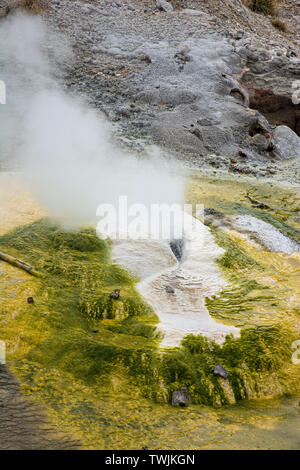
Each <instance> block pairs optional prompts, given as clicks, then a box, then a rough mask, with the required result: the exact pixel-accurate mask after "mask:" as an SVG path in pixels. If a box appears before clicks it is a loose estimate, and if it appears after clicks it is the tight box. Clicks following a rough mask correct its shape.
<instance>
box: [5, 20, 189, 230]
mask: <svg viewBox="0 0 300 470" xmlns="http://www.w3.org/2000/svg"><path fill="white" fill-rule="evenodd" d="M4 38H5V48H1V49H3V50H1V52H0V63H1V70H2V71H3V74H4V77H3V78H4V80H5V82H6V84H7V105H5V106H2V107H1V109H0V112H1V121H3V122H4V125H3V126H2V127H1V131H0V137H1V147H2V153H3V156H2V157H1V158H2V159H3V158H5V159H6V161H8V162H10V163H11V162H12V161H14V162H16V163H17V165H18V166H19V167H20V169H21V170H23V169H24V170H25V175H26V179H27V180H28V181H29V182H30V184H31V188H32V191H33V193H34V195H35V196H36V197H37V198H38V200H39V202H40V204H41V205H42V206H43V207H44V208H45V209H46V210H48V211H49V213H50V214H51V215H52V216H53V217H57V218H60V219H62V220H64V222H65V223H67V224H71V225H72V226H74V225H78V224H84V223H91V222H94V220H95V214H96V209H97V207H98V205H99V204H101V203H110V204H117V199H118V197H119V195H122V194H125V195H127V196H128V201H129V203H143V204H145V205H149V204H151V203H167V204H173V203H181V202H182V200H181V198H182V194H183V184H182V181H181V180H179V179H178V177H175V175H174V172H173V171H172V165H171V163H170V161H168V160H166V159H164V158H162V156H161V155H160V153H159V151H158V150H157V149H156V148H149V150H148V152H147V155H143V157H140V158H137V157H136V156H133V155H130V154H129V153H126V152H124V151H122V150H121V149H119V148H118V147H117V146H116V145H114V144H113V143H112V141H111V135H112V129H111V126H110V125H109V123H108V122H107V121H106V120H105V118H104V117H103V116H102V115H99V113H96V111H94V110H92V109H89V108H88V106H87V105H86V104H85V103H84V102H82V101H80V100H78V99H74V98H73V97H70V96H68V95H67V94H66V93H65V92H64V91H63V90H62V89H61V87H60V85H59V75H60V70H61V66H62V64H63V63H65V62H68V63H70V61H71V60H72V56H71V54H70V48H69V47H68V45H67V44H66V41H65V39H64V38H63V37H61V36H57V35H56V34H54V33H53V32H51V31H49V30H48V29H47V28H46V26H45V24H44V23H43V21H42V20H41V19H38V18H36V17H31V16H28V15H25V14H18V15H14V16H11V17H8V18H7V19H6V20H3V21H2V22H1V25H0V42H1V44H3V43H4V42H3V40H4ZM1 78H2V77H1ZM0 162H1V160H0Z"/></svg>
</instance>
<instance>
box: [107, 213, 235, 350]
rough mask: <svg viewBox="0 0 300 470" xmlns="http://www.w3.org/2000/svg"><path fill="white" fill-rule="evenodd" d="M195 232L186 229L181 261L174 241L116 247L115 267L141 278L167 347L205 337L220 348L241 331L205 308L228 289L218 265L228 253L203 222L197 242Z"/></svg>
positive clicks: (118, 244)
mask: <svg viewBox="0 0 300 470" xmlns="http://www.w3.org/2000/svg"><path fill="white" fill-rule="evenodd" d="M189 230H191V228H186V227H185V229H184V241H185V247H184V254H183V257H182V260H181V261H177V259H176V258H175V256H174V255H173V253H172V251H171V249H170V246H169V242H168V241H157V240H124V241H117V242H115V243H114V248H113V259H114V261H115V262H117V263H118V264H121V265H123V266H125V267H126V268H127V269H129V270H130V271H132V272H133V273H134V274H136V275H137V276H138V277H139V278H140V280H141V282H140V283H139V284H138V285H137V289H138V290H139V292H140V293H141V294H142V296H143V297H144V299H145V300H146V301H147V302H148V303H149V304H150V305H151V306H152V307H153V309H154V311H155V312H156V314H157V315H158V317H159V319H160V323H159V325H158V328H159V330H160V331H162V333H163V334H164V338H163V340H162V342H161V346H162V347H173V346H178V345H179V344H180V342H181V340H182V339H183V337H184V336H186V335H187V334H190V333H192V334H200V333H201V334H203V335H205V336H207V337H209V338H211V339H214V340H215V341H217V342H219V343H221V342H222V341H223V340H224V338H225V336H226V335H227V334H230V333H232V334H233V335H234V336H238V335H239V329H238V328H236V327H234V326H227V325H224V324H222V323H218V322H216V321H215V320H214V319H213V318H212V317H211V316H210V315H209V312H208V310H207V308H206V306H205V297H207V296H211V295H213V294H217V293H218V292H220V290H221V289H222V288H223V287H224V286H225V285H226V283H225V281H224V279H223V278H222V276H221V273H220V271H219V269H218V266H217V264H216V262H215V261H216V258H218V257H219V256H220V255H222V253H223V250H222V248H220V247H219V246H217V245H216V243H215V242H214V239H213V237H212V235H211V233H210V231H209V229H208V228H207V227H206V226H205V225H204V224H203V223H202V222H200V221H199V220H197V219H194V228H193V236H192V235H191V233H189ZM172 291H173V292H172Z"/></svg>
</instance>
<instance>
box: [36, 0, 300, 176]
mask: <svg viewBox="0 0 300 470" xmlns="http://www.w3.org/2000/svg"><path fill="white" fill-rule="evenodd" d="M28 3H29V4H31V3H33V2H28ZM244 3H246V4H247V1H246V0H245V2H244ZM244 3H242V2H241V1H240V0H227V1H221V0H207V1H203V0H191V1H186V0H182V1H181V0H174V1H172V2H166V1H164V2H163V1H155V0H130V1H129V0H122V1H121V0H118V1H111V0H103V1H101V2H98V1H88V2H86V1H75V2H73V1H72V2H70V1H69V0H49V1H47V5H46V8H45V10H44V13H43V17H44V19H45V21H47V22H48V23H49V24H51V25H52V27H53V28H54V29H55V30H56V31H57V30H59V31H62V32H63V33H65V34H66V36H67V37H68V39H69V41H70V43H71V45H72V49H73V52H74V62H73V63H72V64H71V65H70V64H68V67H66V70H65V77H64V82H63V85H64V86H65V87H66V88H67V89H69V90H70V91H74V92H75V93H76V94H78V93H80V94H83V95H84V96H85V97H86V98H87V99H88V100H89V102H90V103H91V104H92V105H93V106H95V107H97V108H99V109H100V110H102V111H104V112H105V113H106V114H107V115H108V117H109V119H110V120H111V121H113V122H115V123H116V133H117V134H119V136H120V137H121V139H123V140H125V141H126V143H127V144H128V143H129V144H130V145H131V146H133V147H135V148H138V149H142V148H143V146H144V143H145V142H146V143H149V142H150V143H153V142H154V143H156V144H158V145H159V146H161V147H163V148H165V149H166V150H167V151H171V152H172V153H173V154H176V153H177V155H178V157H179V158H181V159H183V160H184V162H185V163H187V164H188V165H190V166H193V167H198V168H199V167H203V165H206V164H209V165H212V166H214V167H216V168H229V170H231V171H234V172H240V173H246V174H249V173H250V174H259V175H261V176H263V175H273V174H275V173H277V172H278V171H279V170H281V171H282V161H285V160H286V159H291V158H296V160H295V162H294V163H293V165H294V168H295V165H296V169H297V168H298V167H299V157H300V139H299V135H300V104H298V99H297V96H298V95H297V90H298V89H299V80H300V55H299V52H300V49H299V28H298V29H297V26H298V27H299V9H300V5H299V2H297V1H288V2H284V3H283V2H276V13H275V16H266V15H264V14H262V13H257V12H253V11H251V10H250V9H249V8H247V7H246V6H245V5H244ZM275 18H277V19H279V20H280V21H284V24H285V29H286V32H283V31H281V30H279V29H278V28H276V27H275V26H273V24H272V23H274V19H275ZM297 21H298V22H297ZM50 46H51V45H50ZM297 81H298V82H297ZM296 95H297V96H296ZM297 159H298V160H297ZM284 165H285V164H284ZM292 173H293V175H294V174H295V170H293V171H292ZM296 173H297V171H296ZM285 177H286V176H285Z"/></svg>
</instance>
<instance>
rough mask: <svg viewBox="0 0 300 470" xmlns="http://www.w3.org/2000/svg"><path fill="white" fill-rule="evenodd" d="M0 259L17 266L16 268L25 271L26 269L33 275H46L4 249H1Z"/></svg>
mask: <svg viewBox="0 0 300 470" xmlns="http://www.w3.org/2000/svg"><path fill="white" fill-rule="evenodd" d="M0 259H1V260H2V261H5V262H6V263H9V264H11V265H12V266H15V267H16V268H20V269H23V271H26V272H27V273H29V274H31V275H32V276H36V277H45V276H44V274H42V273H40V272H38V271H36V270H35V269H34V268H33V267H32V266H30V264H27V263H25V262H24V261H22V260H20V259H17V258H15V257H14V256H11V255H8V254H6V253H3V252H2V251H0Z"/></svg>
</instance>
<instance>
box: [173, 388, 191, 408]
mask: <svg viewBox="0 0 300 470" xmlns="http://www.w3.org/2000/svg"><path fill="white" fill-rule="evenodd" d="M189 402H190V394H189V392H188V389H187V388H186V387H181V388H180V389H179V390H176V392H173V393H172V405H173V406H188V405H189Z"/></svg>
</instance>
